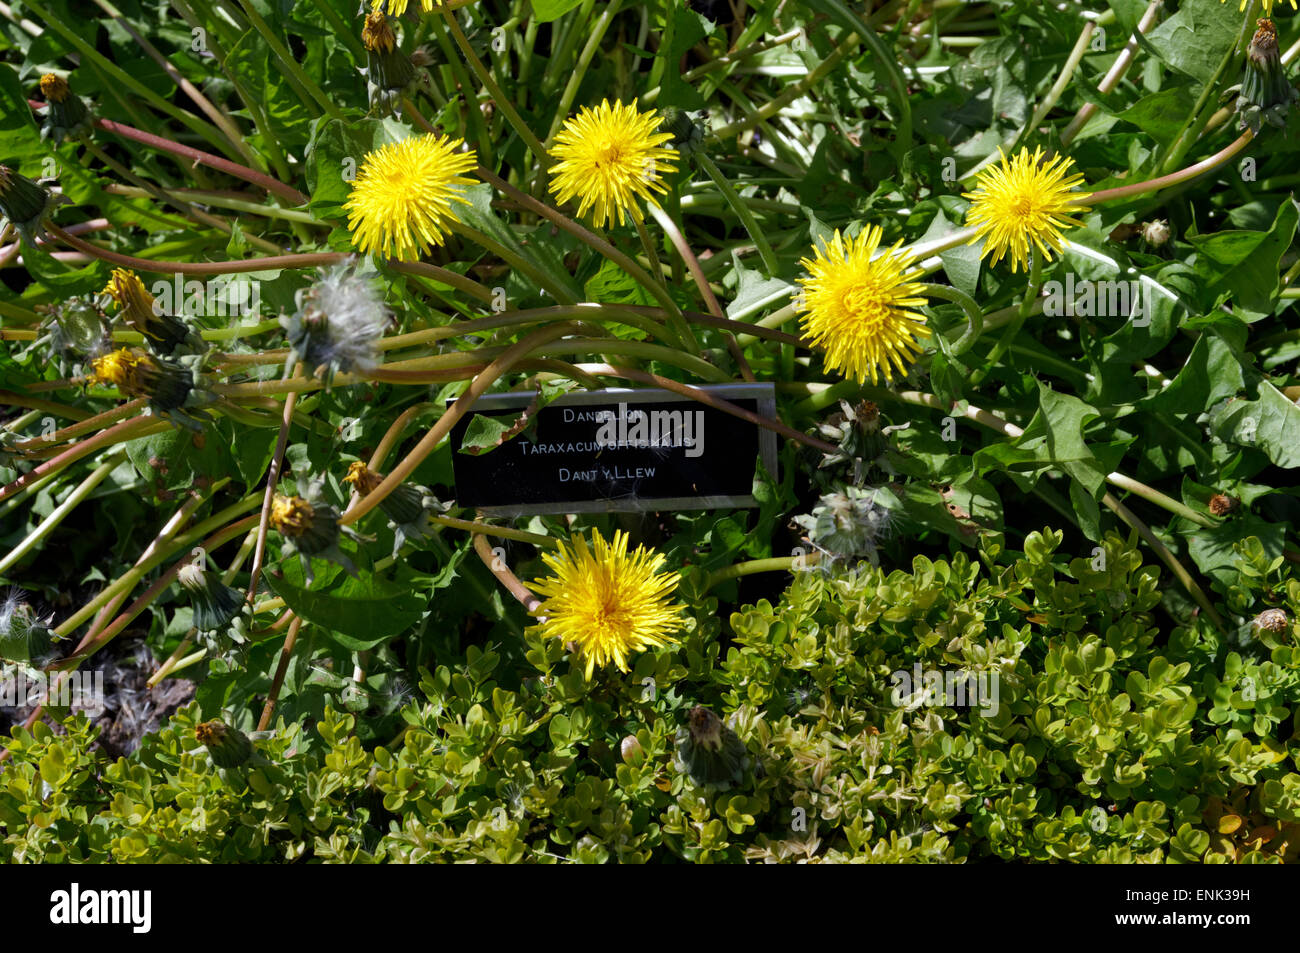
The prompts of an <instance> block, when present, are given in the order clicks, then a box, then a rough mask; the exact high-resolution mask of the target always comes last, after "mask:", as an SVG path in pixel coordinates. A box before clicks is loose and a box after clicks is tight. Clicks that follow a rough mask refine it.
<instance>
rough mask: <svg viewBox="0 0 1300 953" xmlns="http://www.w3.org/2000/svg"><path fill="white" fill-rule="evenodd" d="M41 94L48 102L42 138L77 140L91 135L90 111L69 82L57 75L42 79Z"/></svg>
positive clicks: (52, 74) (60, 140)
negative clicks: (69, 85) (70, 86)
mask: <svg viewBox="0 0 1300 953" xmlns="http://www.w3.org/2000/svg"><path fill="white" fill-rule="evenodd" d="M41 93H42V94H44V96H45V100H46V103H47V105H46V109H45V122H44V123H42V124H41V138H42V139H53V140H54V141H55V142H56V143H60V142H62V141H63V140H64V139H76V138H79V137H81V136H86V135H89V134H90V128H91V124H90V110H88V109H87V108H86V104H85V103H84V102H82V101H81V97H80V96H77V95H75V94H74V93H73V92H72V90H71V89H70V88H69V87H68V81H67V80H65V79H63V78H62V77H61V76H58V75H57V74H55V73H46V74H45V75H44V76H42V77H41Z"/></svg>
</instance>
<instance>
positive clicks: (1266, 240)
mask: <svg viewBox="0 0 1300 953" xmlns="http://www.w3.org/2000/svg"><path fill="white" fill-rule="evenodd" d="M1298 218H1300V213H1297V211H1296V203H1295V202H1294V200H1292V199H1289V198H1288V199H1284V200H1283V202H1282V204H1281V206H1280V207H1279V208H1278V210H1277V216H1276V218H1274V219H1273V227H1272V228H1270V229H1269V230H1268V231H1267V232H1260V231H1244V230H1238V229H1225V230H1224V231H1221V232H1215V233H1213V234H1211V235H1195V236H1191V237H1189V238H1188V241H1190V242H1191V243H1192V244H1193V245H1194V246H1195V247H1196V249H1197V251H1198V252H1200V253H1201V255H1202V256H1204V259H1208V261H1207V260H1204V259H1202V260H1200V261H1198V264H1199V265H1200V266H1201V267H1200V269H1199V270H1200V271H1201V272H1202V273H1203V274H1204V275H1205V276H1206V277H1208V278H1210V279H1211V283H1212V284H1211V289H1210V290H1211V291H1212V292H1213V290H1214V287H1215V286H1217V285H1220V284H1221V285H1223V286H1225V287H1226V288H1227V289H1228V290H1230V291H1231V292H1232V293H1233V295H1234V296H1236V299H1237V301H1238V302H1240V304H1241V305H1242V307H1245V308H1248V309H1249V310H1251V311H1261V312H1267V311H1270V310H1272V308H1273V302H1274V300H1275V299H1276V298H1277V295H1278V282H1279V280H1280V279H1279V273H1278V263H1279V261H1280V260H1281V258H1282V255H1283V254H1284V253H1285V252H1286V250H1287V249H1288V248H1290V247H1291V239H1292V238H1294V237H1295V232H1296V222H1297V219H1298Z"/></svg>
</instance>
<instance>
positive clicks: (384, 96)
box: [361, 12, 416, 110]
mask: <svg viewBox="0 0 1300 953" xmlns="http://www.w3.org/2000/svg"><path fill="white" fill-rule="evenodd" d="M361 42H362V44H363V45H364V46H365V48H366V83H367V86H368V87H369V90H370V107H371V109H377V108H383V109H389V110H391V109H392V108H393V104H394V103H395V102H396V101H397V100H398V99H400V98H401V96H402V94H403V93H404V92H405V91H406V90H407V89H408V88H410V86H411V84H412V82H414V80H415V78H416V73H415V66H414V64H413V63H412V62H411V58H410V57H409V56H407V55H406V54H405V53H403V52H402V51H401V50H400V49H398V47H397V36H396V35H395V34H394V33H393V27H392V25H391V24H390V23H389V22H388V17H386V16H384V15H383V14H382V13H379V12H374V13H371V14H369V15H368V16H367V17H366V22H365V26H363V27H362V28H361Z"/></svg>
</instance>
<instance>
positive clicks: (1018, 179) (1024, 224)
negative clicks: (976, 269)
mask: <svg viewBox="0 0 1300 953" xmlns="http://www.w3.org/2000/svg"><path fill="white" fill-rule="evenodd" d="M998 152H999V153H1000V154H1001V155H1002V161H1001V162H1000V163H999V164H997V165H995V166H993V167H991V168H989V169H985V170H984V171H983V172H981V173H980V174H979V176H978V177H977V178H976V183H975V184H976V189H975V191H974V192H967V193H965V195H964V197H965V198H968V199H970V200H971V206H970V209H969V210H968V211H967V212H966V224H967V225H970V226H974V227H975V237H974V238H972V239H971V241H970V244H972V245H973V244H975V243H976V242H977V241H979V240H980V239H984V251H983V253H982V254H983V255H985V256H991V259H990V263H991V264H995V265H996V264H997V263H998V262H999V261H1000V260H1001V259H1002V256H1003V255H1006V256H1007V257H1008V258H1010V260H1011V271H1012V272H1013V273H1014V272H1016V271H1018V270H1019V269H1021V268H1024V269H1025V270H1026V271H1027V270H1028V269H1029V243H1030V242H1031V241H1032V242H1033V243H1034V247H1035V248H1037V249H1038V251H1039V253H1040V254H1041V255H1042V256H1043V258H1044V259H1045V260H1048V261H1050V260H1051V258H1052V252H1057V253H1059V252H1060V251H1061V232H1062V231H1063V230H1064V229H1065V228H1066V227H1075V226H1078V225H1082V224H1083V223H1082V222H1080V221H1079V220H1078V219H1077V218H1074V217H1073V216H1072V214H1071V213H1074V212H1086V211H1088V207H1087V206H1086V205H1083V204H1082V203H1083V202H1085V201H1087V199H1088V196H1089V195H1091V194H1092V193H1090V192H1073V191H1071V190H1072V189H1073V188H1075V187H1076V186H1078V185H1080V184H1081V183H1082V182H1083V175H1082V174H1080V173H1075V174H1074V175H1069V176H1067V175H1066V170H1068V169H1069V168H1070V165H1071V164H1072V163H1073V160H1072V159H1069V158H1068V157H1066V156H1060V155H1058V156H1057V157H1056V158H1054V159H1052V160H1050V161H1049V162H1047V163H1043V162H1042V153H1043V150H1042V148H1041V147H1039V148H1037V149H1035V150H1034V153H1033V155H1030V154H1029V150H1028V149H1021V150H1020V152H1019V154H1017V155H1016V157H1015V158H1014V159H1011V160H1009V161H1008V159H1007V157H1006V154H1005V153H1002V150H1001V149H999V150H998Z"/></svg>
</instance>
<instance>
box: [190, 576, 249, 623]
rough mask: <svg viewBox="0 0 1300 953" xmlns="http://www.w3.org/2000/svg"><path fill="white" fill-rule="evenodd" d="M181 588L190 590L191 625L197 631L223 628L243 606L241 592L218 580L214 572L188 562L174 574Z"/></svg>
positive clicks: (218, 577)
mask: <svg viewBox="0 0 1300 953" xmlns="http://www.w3.org/2000/svg"><path fill="white" fill-rule="evenodd" d="M176 581H177V582H178V583H180V585H181V588H183V589H184V590H185V591H186V592H188V593H189V594H190V604H191V606H193V609H194V620H193V621H194V628H196V629H198V630H199V631H200V632H212V631H215V630H217V629H224V628H225V627H226V626H227V625H228V624H229V623H230V621H231V620H232V619H234V618H235V616H237V615H239V610H240V609H242V608H243V606H244V597H243V594H242V593H240V592H239V590H238V589H232V588H230V587H229V586H227V585H226V584H225V583H224V582H222V581H221V577H220V576H218V575H217V574H216V573H212V572H208V571H207V570H206V569H203V568H202V567H201V566H196V565H193V564H191V565H188V566H185V567H183V568H182V569H181V571H180V572H179V573H177V575H176Z"/></svg>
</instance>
